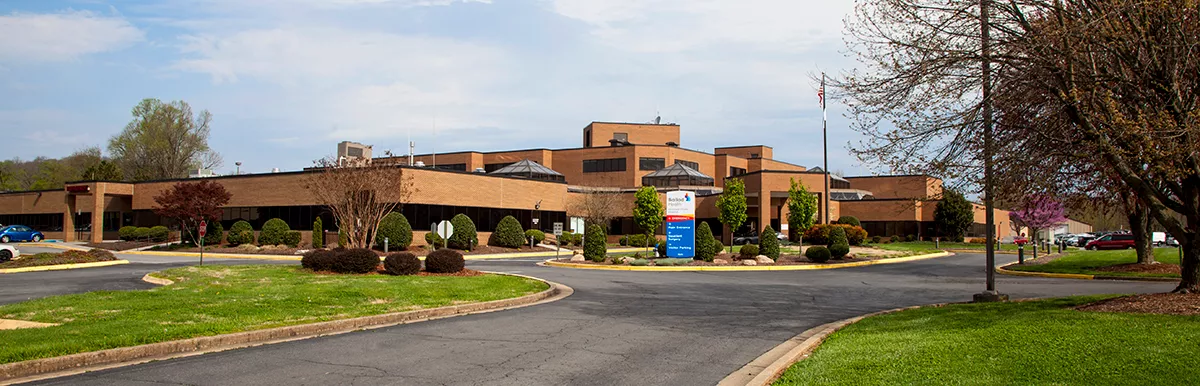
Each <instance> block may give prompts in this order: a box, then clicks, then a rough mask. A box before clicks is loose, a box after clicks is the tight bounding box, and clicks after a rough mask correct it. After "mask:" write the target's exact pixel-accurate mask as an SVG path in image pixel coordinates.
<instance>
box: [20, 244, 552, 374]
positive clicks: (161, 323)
mask: <svg viewBox="0 0 1200 386" xmlns="http://www.w3.org/2000/svg"><path fill="white" fill-rule="evenodd" d="M155 276H157V277H162V278H166V279H170V280H173V281H175V284H173V285H169V286H165V287H159V288H154V289H150V290H144V291H98V292H89V293H85V294H78V295H65V296H54V297H49V298H44V299H37V300H31V301H27V302H22V303H16V304H10V305H6V306H0V318H5V319H18V320H27V321H34V322H43V323H59V324H61V325H59V326H54V327H47V328H37V329H20V330H6V331H0V342H3V344H0V363H11V362H19V361H25V360H31V359H39V358H48V357H54V356H60V355H67V354H75V353H81V352H88V351H96V350H103V349H109V348H117V347H128V346H136V345H142V344H149V343H157V342H165V341H171V340H178V339H187V338H195V337H201V336H211V335H219V334H228V333H234V332H241V331H251V330H259V329H266V328H273V327H280V326H288V325H297V324H306V323H315V322H323V321H329V320H338V319H348V318H354V317H359V316H368V315H378V314H385V313H392V312H401V311H412V310H417V309H423V308H433V307H441V306H448V305H454V304H463V303H474V302H484V301H491V300H499V299H507V298H513V297H519V296H523V295H528V294H532V293H536V292H539V291H543V290H545V289H547V288H548V286H547V285H546V284H545V283H543V282H540V281H537V280H532V279H526V278H521V277H514V276H504V275H491V274H488V275H480V276H387V275H376V274H372V275H327V274H314V273H312V272H309V271H307V270H304V269H302V268H300V267H299V266H278V265H275V266H257V265H256V266H203V267H186V268H176V269H171V270H167V271H163V272H161V273H158V274H155Z"/></svg>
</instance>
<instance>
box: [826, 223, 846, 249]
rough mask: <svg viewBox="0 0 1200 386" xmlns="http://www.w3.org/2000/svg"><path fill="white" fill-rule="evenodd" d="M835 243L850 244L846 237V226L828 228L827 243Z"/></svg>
mask: <svg viewBox="0 0 1200 386" xmlns="http://www.w3.org/2000/svg"><path fill="white" fill-rule="evenodd" d="M837 244H846V245H850V241H849V240H847V239H846V228H843V227H833V229H830V230H829V245H837Z"/></svg>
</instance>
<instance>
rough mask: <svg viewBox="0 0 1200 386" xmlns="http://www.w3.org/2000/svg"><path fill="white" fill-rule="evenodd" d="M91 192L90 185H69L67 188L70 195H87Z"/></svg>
mask: <svg viewBox="0 0 1200 386" xmlns="http://www.w3.org/2000/svg"><path fill="white" fill-rule="evenodd" d="M91 190H92V187H91V186H90V185H71V186H68V187H67V191H68V192H71V193H87V192H90V191H91Z"/></svg>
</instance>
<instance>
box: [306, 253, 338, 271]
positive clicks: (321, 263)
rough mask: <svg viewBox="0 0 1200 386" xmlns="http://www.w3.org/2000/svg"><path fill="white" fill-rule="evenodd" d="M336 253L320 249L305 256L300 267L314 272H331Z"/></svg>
mask: <svg viewBox="0 0 1200 386" xmlns="http://www.w3.org/2000/svg"><path fill="white" fill-rule="evenodd" d="M333 259H334V252H333V251H330V250H324V249H318V250H315V251H311V252H308V253H305V254H304V257H301V258H300V266H301V267H304V268H308V269H311V270H313V271H329V270H330V267H332V266H333Z"/></svg>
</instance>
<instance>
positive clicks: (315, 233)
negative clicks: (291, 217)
mask: <svg viewBox="0 0 1200 386" xmlns="http://www.w3.org/2000/svg"><path fill="white" fill-rule="evenodd" d="M312 246H313V248H325V224H322V223H321V218H320V217H317V219H316V220H313V229H312Z"/></svg>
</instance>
